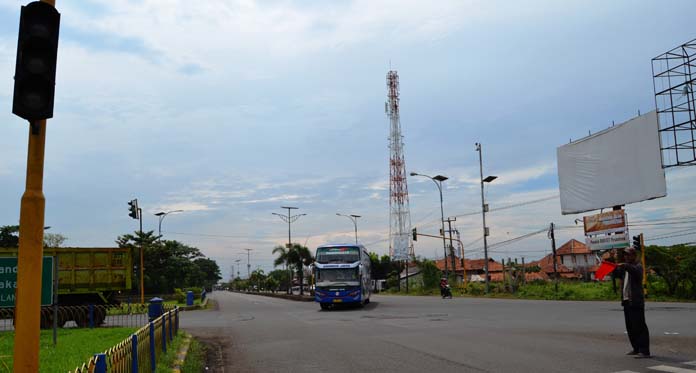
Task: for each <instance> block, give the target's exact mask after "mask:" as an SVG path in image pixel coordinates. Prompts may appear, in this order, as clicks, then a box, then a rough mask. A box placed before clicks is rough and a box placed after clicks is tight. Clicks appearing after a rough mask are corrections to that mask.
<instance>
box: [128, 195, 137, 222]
mask: <svg viewBox="0 0 696 373" xmlns="http://www.w3.org/2000/svg"><path fill="white" fill-rule="evenodd" d="M128 206H129V207H128V210H129V211H130V212H129V213H128V216H130V217H131V218H133V219H137V218H138V200H137V199H134V200H132V201H129V202H128Z"/></svg>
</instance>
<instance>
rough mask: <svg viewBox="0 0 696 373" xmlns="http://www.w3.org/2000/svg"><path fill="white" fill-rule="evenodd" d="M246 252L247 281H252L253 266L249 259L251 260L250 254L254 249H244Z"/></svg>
mask: <svg viewBox="0 0 696 373" xmlns="http://www.w3.org/2000/svg"><path fill="white" fill-rule="evenodd" d="M244 250H246V252H247V279H248V280H250V279H251V264H250V261H249V258H250V256H249V253H251V251H252V250H253V249H244Z"/></svg>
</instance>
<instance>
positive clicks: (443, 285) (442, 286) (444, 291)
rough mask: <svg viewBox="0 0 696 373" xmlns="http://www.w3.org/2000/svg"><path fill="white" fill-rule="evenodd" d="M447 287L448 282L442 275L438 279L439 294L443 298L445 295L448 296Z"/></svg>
mask: <svg viewBox="0 0 696 373" xmlns="http://www.w3.org/2000/svg"><path fill="white" fill-rule="evenodd" d="M448 287H449V283H448V282H447V277H444V276H443V277H442V278H441V279H440V295H441V296H442V297H443V298H444V297H445V296H448V295H449V294H448V291H447V290H448Z"/></svg>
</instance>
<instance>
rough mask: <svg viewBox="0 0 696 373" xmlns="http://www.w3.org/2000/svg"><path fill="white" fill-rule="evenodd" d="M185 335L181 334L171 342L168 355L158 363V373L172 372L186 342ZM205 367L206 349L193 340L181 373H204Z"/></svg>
mask: <svg viewBox="0 0 696 373" xmlns="http://www.w3.org/2000/svg"><path fill="white" fill-rule="evenodd" d="M184 334H185V333H179V335H177V336H176V337H175V338H174V340H173V341H172V342H171V345H168V346H167V354H166V355H164V356H163V357H160V360H159V362H158V363H157V370H156V371H155V372H156V373H170V372H171V371H172V367H173V366H174V363H175V362H176V360H177V354H178V353H179V349H180V348H181V345H182V343H183V341H184ZM204 367H205V349H204V347H203V345H201V344H200V342H198V341H196V340H195V339H194V338H192V339H191V344H190V345H189V348H188V353H187V354H186V360H185V361H184V364H183V365H182V366H181V372H182V373H187V372H192V373H193V372H196V373H197V372H202V371H203V368H204Z"/></svg>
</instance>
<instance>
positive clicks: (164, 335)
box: [160, 315, 167, 354]
mask: <svg viewBox="0 0 696 373" xmlns="http://www.w3.org/2000/svg"><path fill="white" fill-rule="evenodd" d="M160 320H162V351H163V352H164V353H165V354H166V353H167V318H166V317H164V315H162V317H160Z"/></svg>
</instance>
